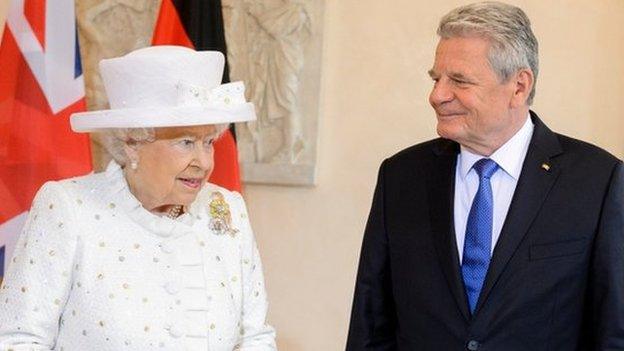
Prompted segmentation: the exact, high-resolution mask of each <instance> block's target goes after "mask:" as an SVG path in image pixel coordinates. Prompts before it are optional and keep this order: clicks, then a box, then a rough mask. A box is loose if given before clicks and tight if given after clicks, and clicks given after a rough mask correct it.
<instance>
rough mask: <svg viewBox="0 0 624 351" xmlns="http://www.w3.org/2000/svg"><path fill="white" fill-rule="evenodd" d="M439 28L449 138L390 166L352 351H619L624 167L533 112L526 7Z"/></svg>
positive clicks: (623, 334)
mask: <svg viewBox="0 0 624 351" xmlns="http://www.w3.org/2000/svg"><path fill="white" fill-rule="evenodd" d="M438 34H439V36H440V41H439V44H438V47H437V50H436V55H435V62H434V65H433V68H432V69H431V70H430V72H429V73H430V75H431V77H432V78H433V81H434V86H433V90H432V92H431V95H430V98H429V100H430V103H431V105H432V106H433V108H434V110H435V112H436V115H437V120H438V125H437V130H438V134H439V135H440V136H441V137H442V138H439V139H435V140H432V141H428V142H425V143H422V144H419V145H415V146H413V147H410V148H408V149H406V150H403V151H401V152H399V153H398V154H396V155H394V156H392V157H391V158H389V159H387V160H385V161H384V162H383V164H382V165H381V168H380V171H379V178H378V183H377V188H376V190H375V196H374V200H373V205H372V209H371V213H370V217H369V220H368V223H367V227H366V231H365V234H364V241H363V246H362V253H361V258H360V260H361V261H360V266H359V271H358V276H357V283H356V289H355V297H354V302H353V311H352V316H351V326H350V330H349V337H348V341H347V350H348V351H363V350H379V351H381V350H383V351H391V350H405V351H407V350H409V351H423V350H425V351H426V350H432V351H449V350H473V351H474V350H493V351H515V350H527V351H540V350H556V351H562V350H563V351H565V350H570V351H575V350H605V351H606V350H624V170H623V166H622V162H621V161H619V160H618V159H616V158H615V157H613V156H611V155H610V154H608V153H607V152H605V151H603V150H601V149H599V148H597V147H595V146H592V145H589V144H587V143H584V142H581V141H578V140H574V139H571V138H568V137H565V136H562V135H559V134H556V133H553V132H552V131H551V130H549V129H548V128H547V127H546V126H545V125H544V123H543V122H542V121H541V120H540V119H539V118H538V116H537V115H536V114H535V113H534V112H532V111H529V106H530V105H531V102H532V100H533V96H534V94H535V81H536V78H537V74H538V57H537V51H538V50H537V48H538V45H537V40H536V39H535V36H534V35H533V33H532V31H531V27H530V21H529V19H528V18H527V17H526V15H525V14H524V12H523V11H522V10H521V9H519V8H517V7H514V6H510V5H505V4H502V3H496V2H486V3H479V4H472V5H468V6H464V7H461V8H458V9H455V10H453V11H451V12H450V13H449V14H447V15H446V16H445V17H444V18H442V20H441V22H440V26H439V28H438Z"/></svg>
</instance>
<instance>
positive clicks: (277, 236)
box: [245, 0, 624, 351]
mask: <svg viewBox="0 0 624 351" xmlns="http://www.w3.org/2000/svg"><path fill="white" fill-rule="evenodd" d="M462 3H466V2H465V1H451V0H440V1H435V2H434V1H424V0H421V1H414V0H393V1H379V0H326V15H325V16H326V18H325V38H324V40H325V48H324V49H325V52H324V53H323V55H324V58H323V67H322V69H323V73H322V74H323V78H322V79H323V84H322V96H321V101H322V103H321V111H322V113H321V121H320V125H321V127H320V132H319V133H320V149H319V164H318V169H319V177H318V185H317V186H316V187H315V188H287V187H271V186H255V185H254V186H252V185H248V186H246V187H245V197H246V198H247V203H248V206H249V208H250V213H251V217H252V222H253V225H254V227H255V231H256V235H257V238H258V241H259V245H260V249H261V251H262V254H263V259H264V264H265V271H266V277H267V284H268V288H269V293H270V301H271V304H272V305H271V313H270V318H271V320H272V323H273V324H274V325H275V326H276V327H277V330H278V339H279V340H278V342H279V346H280V349H281V350H286V351H304V350H305V351H333V350H340V349H343V348H344V342H345V338H346V331H347V326H348V316H349V311H350V305H351V298H352V293H353V285H354V276H355V272H356V264H357V260H358V255H359V248H360V244H361V238H362V230H363V228H364V224H365V220H366V217H367V214H368V210H369V206H370V200H371V194H372V190H373V186H374V183H375V178H376V172H377V167H378V165H379V163H380V162H381V161H382V160H383V158H385V157H387V156H389V155H392V154H393V153H394V152H396V151H398V150H400V149H402V148H404V147H406V146H409V145H411V144H414V143H418V142H421V141H424V140H426V139H429V138H432V137H434V136H435V123H434V114H433V113H432V111H431V108H430V107H429V105H428V103H427V94H428V92H429V89H430V88H431V82H430V79H429V78H428V77H427V74H426V72H427V70H428V69H429V68H430V67H431V64H432V57H433V50H434V47H435V44H436V41H437V39H436V37H435V27H436V24H437V21H438V19H439V18H440V17H441V16H442V15H443V14H444V13H445V12H447V11H448V10H450V9H451V8H452V7H454V6H456V5H459V4H462ZM514 3H516V4H519V5H521V6H522V7H523V8H524V9H525V10H526V12H527V13H528V15H529V17H530V18H531V19H532V21H533V24H534V30H535V32H536V35H537V37H538V39H539V40H540V45H541V47H540V50H541V55H540V56H541V74H540V79H539V83H538V92H537V98H536V102H535V106H534V109H535V110H536V111H537V112H538V113H539V114H540V115H541V116H542V117H543V120H545V122H546V123H547V124H548V125H549V126H550V127H552V128H553V129H555V130H557V131H560V132H564V133H566V134H569V135H572V136H575V137H578V138H582V139H586V140H589V141H592V142H594V143H597V144H599V145H600V146H603V147H605V148H607V149H608V150H610V151H611V152H613V153H615V154H616V155H618V156H619V157H622V156H623V155H624V114H623V113H622V112H621V108H620V107H621V106H622V103H623V102H624V101H623V98H622V97H623V96H624V60H622V57H623V56H624V1H622V0H600V1H595V0H549V1H542V0H531V1H529V0H526V1H515V2H514Z"/></svg>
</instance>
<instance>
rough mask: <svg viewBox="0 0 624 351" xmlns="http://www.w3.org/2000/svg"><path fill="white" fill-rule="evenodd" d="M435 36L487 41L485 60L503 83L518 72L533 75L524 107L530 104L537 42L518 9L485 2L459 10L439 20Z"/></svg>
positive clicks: (528, 24)
mask: <svg viewBox="0 0 624 351" xmlns="http://www.w3.org/2000/svg"><path fill="white" fill-rule="evenodd" d="M438 35H439V36H440V37H441V38H443V39H448V38H453V37H469V36H479V37H483V38H485V39H487V40H489V41H490V43H491V47H490V52H489V57H488V60H489V62H490V66H492V69H493V70H494V72H496V74H497V75H498V77H499V78H500V79H501V80H502V81H507V79H509V78H510V77H511V75H512V74H514V73H516V72H518V70H521V69H527V68H528V69H530V70H531V71H532V72H533V77H534V79H533V88H532V89H531V93H530V94H529V97H528V99H527V105H531V104H532V103H533V98H534V97H535V83H536V81H537V74H538V72H539V58H538V43H537V39H536V38H535V35H533V31H532V30H531V21H530V20H529V18H528V17H527V15H526V14H525V13H524V11H522V10H521V9H520V8H518V7H516V6H512V5H508V4H504V3H501V2H495V1H486V2H480V3H475V4H470V5H466V6H461V7H458V8H456V9H454V10H452V11H451V12H449V13H448V14H446V15H445V16H444V17H442V19H441V20H440V25H439V26H438Z"/></svg>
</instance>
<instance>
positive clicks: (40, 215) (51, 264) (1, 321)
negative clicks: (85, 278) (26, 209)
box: [0, 182, 77, 351]
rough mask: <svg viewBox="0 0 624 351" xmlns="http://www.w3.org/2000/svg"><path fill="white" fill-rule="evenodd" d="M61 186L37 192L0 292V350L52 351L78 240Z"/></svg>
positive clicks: (44, 187)
mask: <svg viewBox="0 0 624 351" xmlns="http://www.w3.org/2000/svg"><path fill="white" fill-rule="evenodd" d="M70 217H71V207H70V206H69V201H68V197H67V195H66V193H65V192H64V191H63V190H62V188H61V185H59V184H58V183H54V182H49V183H46V184H44V186H43V187H42V188H41V189H40V190H39V192H38V193H37V195H36V197H35V200H34V202H33V205H32V208H31V210H30V213H29V215H28V219H27V221H26V224H25V226H24V229H23V231H22V233H21V235H20V237H19V239H18V241H17V244H16V247H15V251H14V253H13V257H12V260H11V262H10V265H9V268H8V270H7V272H6V275H5V277H4V280H3V282H2V287H1V288H0V302H1V304H2V307H1V308H0V349H2V350H5V349H13V350H16V351H17V350H51V349H53V348H54V346H55V342H56V337H57V335H58V329H59V321H60V318H61V315H62V312H63V308H64V305H65V302H66V301H67V297H68V295H69V290H70V286H71V273H72V267H73V264H74V263H73V261H74V253H75V249H76V241H77V240H76V238H75V237H73V236H72V235H71V234H70V230H69V229H70V227H71V226H72V221H71V218H70Z"/></svg>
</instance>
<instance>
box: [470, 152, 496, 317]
mask: <svg viewBox="0 0 624 351" xmlns="http://www.w3.org/2000/svg"><path fill="white" fill-rule="evenodd" d="M472 168H474V170H475V171H476V172H477V174H478V175H479V189H478V190H477V194H476V195H475V197H474V200H473V201H472V207H471V208H470V213H469V214H468V223H467V224H466V237H465V240H464V255H463V262H462V275H463V277H464V287H465V289H466V295H467V297H468V304H469V305H470V312H471V313H474V311H475V308H476V307H477V301H478V300H479V293H481V288H482V287H483V281H484V280H485V275H486V274H487V270H488V266H489V265H490V252H491V248H492V213H493V208H494V201H493V199H492V185H491V184H490V177H492V175H493V174H494V172H496V170H497V169H498V165H497V164H496V162H494V161H492V160H490V159H488V158H482V159H480V160H479V161H477V162H476V163H475V164H474V165H473V166H472Z"/></svg>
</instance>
